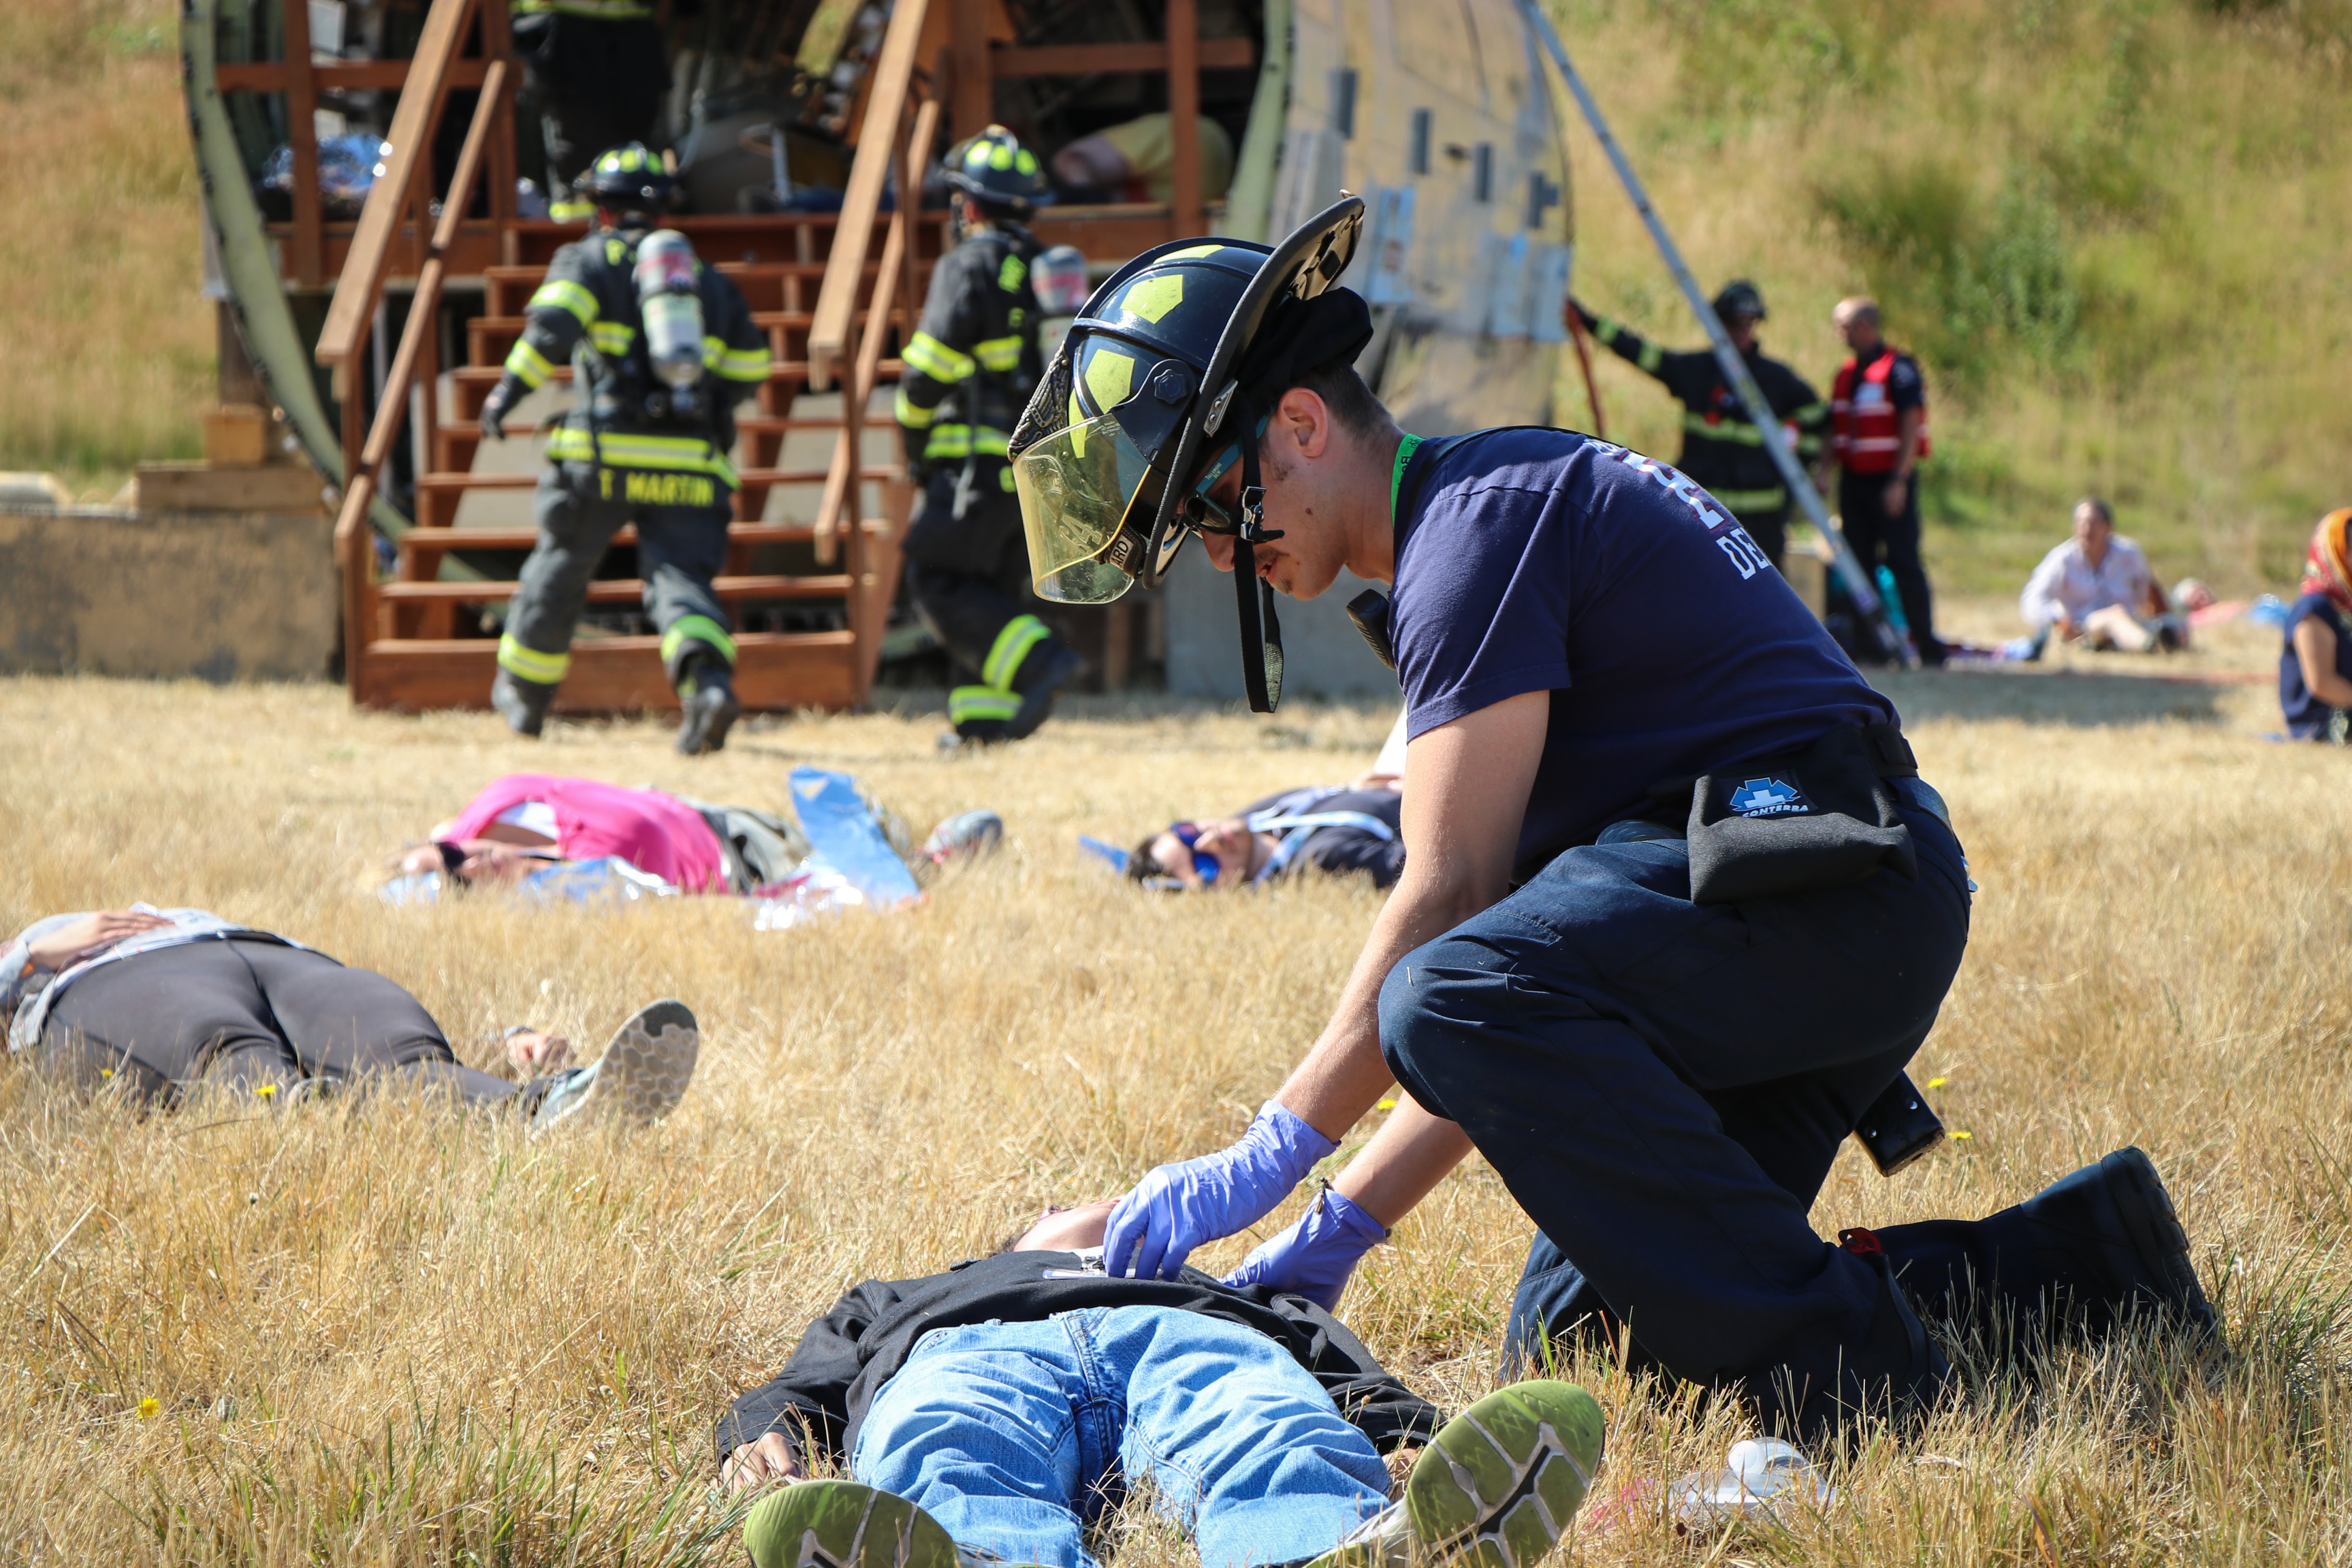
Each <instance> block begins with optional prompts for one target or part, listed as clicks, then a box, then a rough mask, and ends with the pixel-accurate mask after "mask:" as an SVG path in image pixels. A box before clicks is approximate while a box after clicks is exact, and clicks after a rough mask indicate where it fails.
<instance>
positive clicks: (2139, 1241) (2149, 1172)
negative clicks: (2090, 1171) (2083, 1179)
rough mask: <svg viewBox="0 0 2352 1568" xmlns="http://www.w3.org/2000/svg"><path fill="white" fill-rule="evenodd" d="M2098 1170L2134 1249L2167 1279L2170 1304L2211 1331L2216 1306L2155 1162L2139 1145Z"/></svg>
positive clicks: (2116, 1154) (2109, 1159)
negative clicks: (2208, 1295)
mask: <svg viewBox="0 0 2352 1568" xmlns="http://www.w3.org/2000/svg"><path fill="white" fill-rule="evenodd" d="M2099 1170H2100V1173H2101V1174H2102V1175H2104V1176H2105V1179H2106V1187H2107V1193H2108V1195H2109V1196H2110V1197H2112V1198H2113V1199H2114V1200H2115V1205H2116V1216H2117V1217H2118V1218H2120V1219H2121V1220H2122V1221H2123V1225H2124V1229H2125V1231H2126V1234H2128V1235H2129V1236H2130V1237H2131V1242H2132V1249H2133V1250H2134V1251H2136V1252H2137V1253H2138V1254H2139V1256H2140V1260H2141V1261H2142V1262H2143V1263H2145V1264H2146V1265H2147V1267H2148V1268H2150V1269H2151V1270H2153V1271H2154V1272H2155V1273H2157V1274H2158V1275H2159V1276H2160V1277H2162V1279H2164V1282H2165V1294H2166V1296H2167V1297H2168V1300H2167V1302H2166V1305H2167V1306H2168V1307H2170V1308H2172V1309H2173V1310H2175V1311H2178V1312H2179V1313H2181V1314H2182V1315H2183V1316H2184V1317H2186V1318H2187V1319H2188V1320H2189V1322H2190V1323H2191V1324H2192V1325H2193V1326H2195V1327H2196V1328H2198V1329H2200V1331H2207V1332H2210V1331H2212V1330H2213V1329H2214V1327H2215V1326H2216V1325H2215V1323H2214V1321H2213V1306H2212V1303H2211V1302H2210V1301H2208V1300H2206V1299H2205V1287H2204V1286H2203V1285H2202V1284H2200V1282H2199V1281H2198V1279H2197V1265H2196V1264H2195V1263H2194V1262H2193V1261H2192V1260H2191V1259H2190V1258H2189V1232H2188V1230H2187V1229H2186V1228H2185V1227H2184V1226H2182V1225H2181V1223H2180V1211H2179V1209H2177V1208H2175V1207H2173V1205H2172V1194H2170V1193H2168V1192H2166V1191H2165V1190H2164V1181H2163V1179H2162V1178H2161V1177H2159V1176H2158V1174H2157V1173H2156V1163H2155V1162H2154V1161H2152V1160H2150V1159H2149V1158H2148V1157H2147V1154H2145V1153H2143V1152H2141V1151H2140V1150H2139V1148H2138V1147H2137V1145H2135V1146H2133V1147H2131V1148H2126V1149H2118V1150H2116V1152H2114V1153H2112V1154H2110V1155H2108V1156H2107V1157H2106V1158H2105V1159H2104V1160H2102V1161H2100V1162H2099Z"/></svg>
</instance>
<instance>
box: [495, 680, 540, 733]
mask: <svg viewBox="0 0 2352 1568" xmlns="http://www.w3.org/2000/svg"><path fill="white" fill-rule="evenodd" d="M490 706H491V707H492V708H495V709H497V710H498V713H499V718H501V719H503V720H505V721H507V728H508V729H509V730H512V731H514V732H515V733H516V734H518V735H524V736H528V737H530V739H531V740H534V741H536V740H537V739H539V732H540V731H541V730H542V729H544V728H545V727H546V724H547V710H549V709H550V708H552V707H553V706H555V688H554V687H552V686H549V685H546V684H544V683H543V682H541V681H537V680H525V679H523V678H522V677H521V676H520V675H517V674H515V673H514V672H513V671H512V670H509V669H501V670H499V678H498V679H496V680H493V681H491V682H490Z"/></svg>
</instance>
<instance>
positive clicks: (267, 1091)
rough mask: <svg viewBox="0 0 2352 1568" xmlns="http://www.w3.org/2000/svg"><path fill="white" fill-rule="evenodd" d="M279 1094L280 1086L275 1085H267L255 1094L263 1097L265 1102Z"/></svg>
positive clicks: (256, 1090) (255, 1091)
mask: <svg viewBox="0 0 2352 1568" xmlns="http://www.w3.org/2000/svg"><path fill="white" fill-rule="evenodd" d="M277 1092H278V1086H277V1085H276V1084H274V1083H265V1084H263V1085H262V1086H261V1087H260V1088H259V1089H255V1090H254V1093H256V1094H257V1095H259V1096H261V1098H262V1099H264V1100H268V1098H269V1097H270V1096H271V1095H273V1094H276V1093H277Z"/></svg>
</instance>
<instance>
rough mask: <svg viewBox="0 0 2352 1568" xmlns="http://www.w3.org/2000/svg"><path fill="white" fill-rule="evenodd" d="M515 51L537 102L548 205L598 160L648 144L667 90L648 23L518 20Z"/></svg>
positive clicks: (664, 64)
mask: <svg viewBox="0 0 2352 1568" xmlns="http://www.w3.org/2000/svg"><path fill="white" fill-rule="evenodd" d="M515 44H516V47H518V48H519V49H520V51H521V53H522V56H523V59H524V62H525V64H526V65H527V66H528V67H529V68H530V79H531V86H532V88H533V89H534V90H535V91H536V92H537V94H538V97H539V108H540V126H541V132H542V133H543V135H544V138H545V141H546V145H547V176H548V191H547V198H548V200H549V201H550V202H551V203H557V204H560V203H562V202H563V200H564V198H565V196H566V195H567V193H569V191H570V190H571V187H572V181H574V180H576V179H578V178H579V177H580V174H581V173H582V171H583V170H585V169H586V168H587V167H588V165H589V164H590V163H592V162H593V161H594V160H595V158H596V157H597V155H598V154H599V153H609V152H611V151H612V150H613V149H614V148H615V147H619V146H622V145H624V144H625V143H627V142H653V141H654V139H655V137H654V128H655V121H656V120H657V119H658V118H659V117H660V114H661V103H662V97H663V95H664V94H665V93H667V92H668V91H669V64H668V55H667V52H666V50H665V48H664V47H663V44H662V36H661V28H660V26H658V25H657V24H656V23H655V22H654V21H653V20H652V18H650V17H638V18H635V19H633V20H606V19H604V18H602V17H595V16H564V15H562V14H560V13H546V14H542V15H541V16H530V17H519V18H517V20H516V24H515ZM578 199H579V200H580V201H581V202H583V204H584V203H585V200H586V198H584V197H583V198H578ZM555 216H558V217H567V216H586V215H585V212H584V211H583V212H582V213H579V214H572V213H569V212H564V211H558V212H557V213H556V215H555Z"/></svg>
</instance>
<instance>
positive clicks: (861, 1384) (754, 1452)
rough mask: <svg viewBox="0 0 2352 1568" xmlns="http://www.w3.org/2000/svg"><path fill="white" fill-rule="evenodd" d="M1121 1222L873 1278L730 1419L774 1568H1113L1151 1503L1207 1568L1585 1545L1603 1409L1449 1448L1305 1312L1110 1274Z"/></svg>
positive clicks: (1549, 1397)
mask: <svg viewBox="0 0 2352 1568" xmlns="http://www.w3.org/2000/svg"><path fill="white" fill-rule="evenodd" d="M1111 1206H1112V1205H1110V1204H1109V1203H1098V1204H1090V1205H1086V1206H1084V1207H1081V1208H1076V1209H1066V1210H1061V1211H1058V1212H1057V1211H1055V1210H1050V1209H1049V1210H1047V1211H1046V1213H1045V1215H1043V1216H1042V1217H1041V1218H1040V1219H1039V1220H1038V1221H1037V1223H1036V1224H1035V1225H1034V1226H1031V1227H1030V1228H1029V1229H1028V1230H1027V1231H1026V1232H1024V1234H1022V1235H1021V1236H1019V1237H1015V1238H1014V1239H1013V1241H1012V1242H1010V1243H1009V1244H1008V1245H1007V1246H1006V1247H1005V1248H1004V1249H1003V1251H1001V1252H999V1253H997V1254H996V1255H995V1256H994V1257H992V1258H981V1259H978V1260H976V1261H972V1262H968V1263H961V1264H959V1265H957V1266H956V1267H955V1268H952V1269H950V1270H949V1271H947V1272H946V1273H943V1274H934V1275H930V1276H929V1277H927V1278H923V1279H900V1280H892V1281H887V1282H886V1281H882V1280H868V1281H866V1283H865V1284H863V1285H860V1286H858V1287H857V1288H856V1289H854V1290H852V1291H850V1292H849V1293H848V1294H847V1295H845V1296H844V1297H843V1298H842V1299H841V1300H840V1301H839V1302H838V1303H836V1304H835V1307H834V1308H833V1310H831V1311H829V1312H827V1313H826V1314H825V1315H824V1317H823V1318H820V1319H819V1320H818V1321H816V1322H814V1323H813V1324H811V1325H810V1326H809V1329H808V1331H807V1332H806V1333H804V1334H803V1336H802V1338H801V1342H800V1345H799V1347H798V1348H797V1349H796V1350H794V1351H793V1355H792V1359H791V1360H790V1361H789V1362H788V1363H785V1366H784V1369H783V1371H782V1373H779V1374H778V1375H777V1376H776V1378H775V1380H774V1381H773V1382H771V1383H769V1384H766V1385H765V1386H764V1387H761V1388H758V1389H755V1390H753V1391H752V1392H751V1393H749V1394H744V1395H743V1396H742V1397H741V1398H740V1399H738V1400H736V1401H735V1404H734V1405H733V1407H732V1408H730V1410H729V1411H728V1413H727V1415H726V1416H725V1418H724V1419H722V1420H721V1421H720V1422H719V1432H718V1441H719V1458H721V1460H722V1461H723V1471H722V1473H723V1476H724V1479H725V1481H726V1484H727V1485H728V1486H730V1488H732V1489H737V1490H748V1489H753V1488H759V1487H765V1486H772V1485H777V1484H779V1483H785V1484H783V1486H782V1490H780V1491H777V1492H776V1493H774V1494H773V1495H772V1496H769V1497H767V1498H763V1499H761V1500H760V1502H759V1503H758V1504H756V1505H755V1506H754V1507H753V1508H752V1510H751V1513H750V1515H749V1517H748V1519H747V1520H746V1521H745V1525H744V1544H745V1545H746V1546H747V1547H748V1548H749V1549H750V1551H751V1560H752V1562H753V1563H755V1564H757V1568H957V1564H958V1563H959V1561H960V1560H961V1562H963V1563H971V1562H974V1561H980V1562H985V1561H987V1560H988V1559H989V1558H990V1557H993V1558H994V1559H995V1560H997V1561H999V1562H1002V1563H1023V1564H1036V1565H1038V1568H1094V1559H1093V1558H1092V1557H1091V1556H1089V1555H1088V1553H1087V1547H1086V1543H1085V1536H1084V1531H1085V1529H1086V1526H1087V1523H1088V1522H1089V1521H1092V1520H1094V1519H1095V1518H1097V1516H1099V1515H1100V1514H1101V1513H1102V1512H1103V1511H1104V1510H1106V1509H1108V1508H1110V1507H1113V1506H1116V1504H1117V1502H1118V1500H1119V1499H1120V1498H1121V1496H1122V1495H1123V1493H1124V1491H1125V1489H1126V1488H1127V1487H1129V1485H1132V1484H1135V1483H1137V1482H1141V1481H1146V1480H1148V1481H1150V1483H1151V1485H1152V1488H1153V1493H1154V1497H1155V1499H1156V1501H1157V1504H1158V1507H1159V1508H1160V1511H1161V1512H1162V1513H1163V1514H1165V1515H1166V1516H1167V1517H1168V1518H1170V1519H1171V1520H1172V1521H1175V1522H1176V1523H1177V1524H1178V1525H1180V1526H1181V1528H1183V1529H1185V1530H1186V1531H1189V1532H1190V1533H1191V1534H1192V1537H1193V1540H1194V1542H1196V1544H1197V1545H1198V1547H1199V1549H1200V1554H1201V1561H1202V1563H1205V1564H1209V1565H1211V1568H1258V1565H1261V1564H1275V1563H1315V1564H1318V1565H1319V1568H1341V1565H1343V1564H1344V1565H1347V1568H1359V1565H1360V1568H1385V1565H1387V1564H1395V1565H1397V1568H1403V1564H1405V1563H1408V1562H1412V1563H1447V1562H1452V1561H1454V1560H1457V1559H1460V1560H1468V1561H1475V1562H1477V1563H1480V1564H1482V1568H1533V1565H1534V1563H1536V1562H1537V1560H1538V1559H1539V1558H1540V1557H1542V1556H1543V1555H1544V1554H1545V1553H1546V1552H1549V1550H1550V1549H1551V1547H1552V1545H1553V1544H1554V1543H1555V1542H1557V1541H1558V1540H1559V1537H1560V1535H1561V1534H1562V1533H1563V1532H1564V1531H1566V1530H1567V1529H1568V1526H1569V1522H1570V1520H1571V1519H1573V1518H1574V1517H1575V1514H1576V1510H1577V1508H1578V1505H1579V1504H1580V1502H1581V1501H1582V1500H1583V1498H1584V1495H1585V1492H1586V1490H1587V1489H1588V1488H1590V1486H1591V1482H1592V1478H1593V1475H1594V1473H1595V1472H1596V1471H1597V1470H1598V1468H1599V1467H1600V1463H1601V1426H1602V1424H1601V1412H1600V1409H1599V1407H1598V1406H1597V1405H1595V1404H1594V1403H1593V1400H1592V1398H1591V1395H1590V1394H1586V1393H1585V1392H1584V1390H1582V1389H1580V1388H1578V1387H1576V1386H1575V1385H1573V1384H1566V1383H1558V1382H1551V1381H1543V1380H1538V1381H1531V1382H1527V1383H1519V1384H1512V1385H1510V1386H1509V1387H1507V1388H1504V1389H1501V1390H1498V1391H1497V1392H1496V1393H1493V1394H1488V1395H1486V1397H1485V1398H1484V1399H1481V1400H1479V1401H1478V1402H1477V1403H1475V1405H1471V1406H1470V1407H1469V1409H1467V1410H1466V1411H1465V1412H1464V1413H1463V1414H1462V1415H1458V1416H1456V1417H1455V1418H1454V1420H1452V1421H1450V1422H1446V1423H1444V1425H1443V1426H1440V1425H1439V1422H1438V1419H1437V1413H1436V1412H1435V1411H1434V1410H1433V1409H1432V1408H1431V1407H1430V1406H1429V1405H1427V1404H1426V1403H1424V1402H1423V1400H1422V1399H1420V1398H1419V1397H1418V1396H1416V1395H1415V1394H1412V1391H1411V1390H1409V1389H1407V1388H1406V1387H1405V1386H1404V1385H1403V1384H1402V1383H1400V1382H1398V1381H1397V1380H1396V1378H1394V1377H1393V1376H1391V1374H1390V1373H1386V1372H1384V1371H1382V1370H1381V1367H1380V1365H1379V1364H1378V1363H1376V1362H1374V1361H1373V1360H1372V1357H1371V1353H1370V1352H1369V1351H1367V1350H1366V1349H1365V1348H1364V1346H1363V1345H1362V1343H1361V1342H1359V1341H1358V1340H1357V1338H1356V1337H1355V1335H1354V1334H1352V1333H1350V1332H1349V1331H1348V1330H1347V1328H1346V1327H1345V1326H1344V1325H1342V1324H1341V1323H1340V1322H1339V1321H1338V1320H1337V1319H1335V1318H1333V1317H1332V1316H1331V1315H1330V1313H1329V1312H1328V1311H1326V1310H1324V1309H1323V1308H1321V1307H1319V1306H1317V1305H1315V1304H1314V1303H1313V1302H1311V1301H1308V1300H1307V1299H1306V1298H1304V1297H1301V1296H1294V1295H1287V1294H1283V1293H1280V1292H1276V1291H1273V1290H1269V1289H1264V1288H1262V1287H1247V1288H1236V1287H1233V1286H1228V1285H1225V1284H1222V1283H1220V1282H1219V1281H1217V1280H1215V1279H1211V1278H1210V1277H1209V1276H1207V1275H1205V1274H1202V1273H1201V1272H1199V1271H1198V1270H1196V1269H1186V1270H1184V1271H1183V1273H1182V1274H1181V1276H1180V1277H1179V1278H1177V1279H1108V1278H1107V1277H1106V1276H1105V1275H1104V1274H1103V1272H1102V1268H1101V1261H1100V1252H1101V1244H1102V1234H1103V1226H1104V1224H1105V1223H1106V1221H1107V1220H1108V1218H1109V1215H1110V1211H1111ZM1414 1444H1425V1445H1427V1446H1426V1447H1423V1448H1421V1449H1420V1450H1419V1451H1418V1454H1417V1456H1416V1455H1414V1454H1412V1451H1411V1450H1410V1447H1409V1446H1410V1445H1414ZM1383 1451H1386V1452H1388V1453H1390V1454H1391V1456H1392V1457H1393V1458H1394V1459H1395V1460H1396V1462H1397V1464H1398V1468H1400V1470H1402V1471H1403V1475H1404V1479H1403V1481H1402V1493H1403V1496H1402V1500H1400V1501H1397V1502H1394V1503H1391V1490H1392V1489H1393V1488H1394V1485H1395V1483H1394V1482H1393V1481H1392V1479H1391V1475H1390V1471H1389V1468H1388V1467H1387V1465H1386V1464H1384V1463H1383V1460H1382V1458H1381V1455H1382V1453H1383ZM1407 1458H1411V1459H1412V1462H1411V1464H1410V1466H1409V1467H1408V1466H1407V1465H1406V1464H1405V1463H1404V1461H1405V1459H1407ZM819 1466H823V1467H828V1468H830V1467H841V1468H845V1470H846V1473H847V1476H848V1479H834V1480H818V1479H809V1474H810V1471H811V1469H812V1468H816V1467H819ZM960 1554H961V1557H960Z"/></svg>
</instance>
